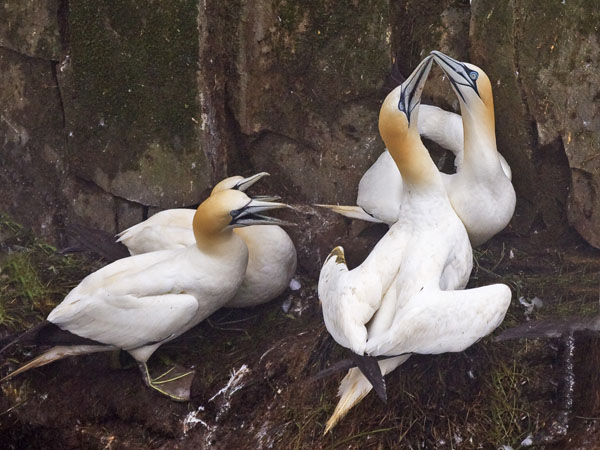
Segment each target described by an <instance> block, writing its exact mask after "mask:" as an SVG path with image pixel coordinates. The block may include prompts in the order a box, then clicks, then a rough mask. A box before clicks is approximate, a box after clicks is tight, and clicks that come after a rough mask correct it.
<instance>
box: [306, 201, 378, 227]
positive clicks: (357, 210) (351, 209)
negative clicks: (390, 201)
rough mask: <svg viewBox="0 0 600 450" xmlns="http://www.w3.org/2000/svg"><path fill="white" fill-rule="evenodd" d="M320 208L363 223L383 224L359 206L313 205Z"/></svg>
mask: <svg viewBox="0 0 600 450" xmlns="http://www.w3.org/2000/svg"><path fill="white" fill-rule="evenodd" d="M315 206H318V207H320V208H327V209H329V210H330V211H333V212H334V213H337V214H340V215H342V216H345V217H348V218H350V219H358V220H364V221H365V222H372V223H384V222H383V221H381V220H379V219H377V218H375V217H373V216H372V215H371V214H369V213H368V212H366V211H365V210H364V209H362V208H361V207H360V206H345V205H324V204H315Z"/></svg>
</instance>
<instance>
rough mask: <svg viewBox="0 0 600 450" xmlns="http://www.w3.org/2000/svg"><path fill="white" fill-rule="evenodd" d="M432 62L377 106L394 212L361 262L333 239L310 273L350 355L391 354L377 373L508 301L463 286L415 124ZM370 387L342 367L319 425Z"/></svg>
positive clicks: (464, 275)
mask: <svg viewBox="0 0 600 450" xmlns="http://www.w3.org/2000/svg"><path fill="white" fill-rule="evenodd" d="M431 63H432V57H431V56H429V57H427V58H425V59H424V60H423V61H422V62H421V63H420V65H419V66H418V67H417V68H416V69H415V71H414V72H413V73H412V74H411V75H410V76H409V77H408V79H407V80H406V81H405V82H404V83H402V84H401V85H400V86H398V87H397V88H396V89H394V90H393V91H392V92H391V93H390V94H389V95H388V96H387V97H386V99H385V100H384V102H383V105H382V107H381V110H380V115H379V130H380V134H381V137H382V138H383V140H384V142H385V144H386V146H387V148H388V149H389V151H390V154H391V156H392V157H393V158H394V161H395V163H396V165H397V167H398V169H399V170H400V172H401V173H402V179H403V182H404V189H403V190H402V196H401V201H400V214H399V216H398V220H397V221H396V222H395V223H394V224H393V225H392V226H391V227H390V229H389V231H388V232H387V233H386V235H385V236H384V237H383V238H382V239H381V240H380V241H379V242H378V243H377V245H376V246H375V247H374V249H373V251H372V252H371V253H370V254H369V256H368V257H367V258H366V259H365V261H364V262H363V263H362V264H361V265H360V266H358V267H356V268H355V269H353V270H351V271H348V268H347V266H346V264H345V260H344V251H343V249H342V248H341V247H336V248H335V249H334V250H333V251H332V252H331V254H330V255H329V257H328V258H327V260H326V261H325V264H324V265H323V268H322V270H321V274H320V277H319V286H318V291H319V298H320V300H321V302H322V305H323V316H324V319H325V324H326V327H327V330H328V331H329V332H330V334H331V335H332V336H333V338H334V339H335V340H336V341H337V342H338V343H339V344H340V345H342V346H344V347H347V348H349V349H350V350H352V351H353V352H355V353H357V354H359V355H369V356H375V357H376V356H391V357H390V358H389V359H384V360H382V361H380V362H379V366H380V369H381V372H382V373H383V374H386V373H389V372H390V371H392V370H394V369H395V368H396V367H398V366H399V365H400V364H402V363H403V362H404V361H405V360H406V359H408V357H409V356H410V354H411V353H425V354H429V353H442V352H455V351H461V350H464V349H465V348H467V347H468V346H470V345H471V344H473V343H474V342H476V341H477V340H478V339H480V338H481V337H483V336H485V335H487V334H488V333H490V332H491V331H492V330H494V329H495V328H496V327H497V326H498V325H499V324H500V322H501V321H502V319H503V317H504V314H505V312H506V309H507V308H508V305H509V304H510V297H511V293H510V289H509V288H508V287H507V286H505V285H500V284H497V285H492V286H486V287H481V288H476V289H469V290H462V289H463V288H464V287H465V286H466V284H467V282H468V279H469V274H470V273H471V269H472V266H473V262H472V250H471V245H470V243H469V238H468V235H467V232H466V230H465V227H464V225H463V223H462V222H461V220H460V219H459V218H458V216H457V215H456V213H455V211H454V210H453V208H452V206H451V204H450V201H449V199H448V194H447V192H446V189H445V187H444V183H443V180H442V175H441V174H440V172H439V171H438V169H437V167H436V166H435V164H434V163H433V161H432V160H431V157H430V156H429V152H428V151H427V149H426V148H425V147H424V145H423V143H422V142H421V138H420V137H419V133H418V129H417V123H418V115H419V101H420V96H421V92H422V89H423V86H424V84H425V79H426V77H427V74H428V72H429V69H430V67H431ZM371 388H372V386H371V384H370V383H369V381H368V380H367V379H366V378H365V376H364V375H363V374H362V373H361V372H360V371H359V370H358V369H357V368H353V369H350V371H349V372H348V374H347V375H346V377H345V378H344V379H343V380H342V382H341V384H340V388H339V395H340V397H341V398H340V400H339V402H338V405H337V406H336V409H335V411H334V413H333V415H332V416H331V418H330V419H329V421H328V422H327V426H326V430H325V432H327V431H329V430H330V429H331V428H332V427H333V426H334V425H335V424H336V423H337V422H338V421H339V420H340V419H341V418H342V417H343V416H344V415H345V414H346V413H347V412H348V410H349V409H350V408H352V406H354V405H355V404H356V403H358V402H359V401H360V400H361V399H362V398H363V397H364V396H365V395H366V394H368V392H369V391H370V390H371Z"/></svg>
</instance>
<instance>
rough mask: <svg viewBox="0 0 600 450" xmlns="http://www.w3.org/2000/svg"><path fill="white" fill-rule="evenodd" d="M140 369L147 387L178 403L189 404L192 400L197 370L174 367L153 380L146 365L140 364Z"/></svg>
mask: <svg viewBox="0 0 600 450" xmlns="http://www.w3.org/2000/svg"><path fill="white" fill-rule="evenodd" d="M139 367H140V370H141V371H142V377H143V378H144V382H145V383H146V386H148V387H150V388H152V389H155V390H157V391H158V392H160V393H161V394H163V395H166V396H167V397H169V398H170V399H171V400H175V401H177V402H187V401H189V400H190V390H191V387H192V381H193V380H194V375H195V374H196V371H195V370H189V369H185V368H183V367H180V366H173V367H171V368H170V369H169V370H167V371H166V372H165V373H163V374H162V375H159V376H158V377H156V378H152V377H150V372H149V371H148V366H147V365H146V363H139Z"/></svg>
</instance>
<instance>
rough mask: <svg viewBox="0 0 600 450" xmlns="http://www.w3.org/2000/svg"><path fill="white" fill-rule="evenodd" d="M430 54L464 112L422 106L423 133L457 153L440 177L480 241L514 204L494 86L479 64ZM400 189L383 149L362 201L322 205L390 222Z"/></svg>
mask: <svg viewBox="0 0 600 450" xmlns="http://www.w3.org/2000/svg"><path fill="white" fill-rule="evenodd" d="M432 54H433V55H434V59H435V61H436V62H437V63H438V65H439V66H440V67H441V68H442V70H443V71H444V72H445V73H446V75H447V76H448V78H449V80H450V82H451V84H452V88H453V90H454V92H455V93H456V95H457V97H458V99H459V103H460V109H461V115H460V116H459V115H458V114H454V113H449V112H446V111H444V110H442V109H440V108H437V107H435V106H428V105H422V106H421V107H420V112H419V116H420V122H422V123H423V125H421V124H420V125H419V132H420V134H422V135H423V136H425V137H427V138H430V139H431V140H433V141H434V142H436V143H438V144H440V145H441V146H442V147H445V148H447V149H449V150H451V151H452V152H453V153H454V154H455V156H456V159H455V165H456V173H455V174H451V175H448V174H442V178H443V181H444V185H445V188H446V191H447V192H448V196H449V198H450V203H451V204H452V207H453V208H454V210H455V211H456V214H458V216H459V217H460V219H461V220H462V222H463V223H464V225H465V227H466V229H467V232H468V233H469V238H470V240H471V244H472V245H474V246H477V245H480V244H482V243H484V242H485V241H487V240H489V239H490V238H491V237H492V236H494V235H495V234H497V233H498V232H500V231H501V230H502V229H504V228H505V227H506V225H508V222H509V221H510V219H511V217H512V215H513V212H514V209H515V203H516V196H515V191H514V188H513V186H512V183H511V171H510V167H509V165H508V163H507V162H506V160H505V159H504V158H503V157H502V155H500V154H499V153H498V151H497V148H496V134H495V129H494V123H495V122H494V100H493V97H492V87H491V83H490V81H489V78H488V77H487V75H486V74H485V72H484V71H483V70H481V69H480V68H479V67H476V66H474V65H472V64H469V63H462V62H459V61H456V60H454V59H452V58H450V57H449V56H446V55H444V54H443V53H441V52H437V51H434V52H432ZM423 119H424V120H423ZM402 190H403V183H402V176H401V174H400V173H399V172H398V171H397V170H396V167H395V164H394V161H393V159H392V157H391V155H390V154H389V152H388V151H385V152H383V153H382V154H381V155H380V157H379V158H378V159H377V161H376V162H375V163H374V164H373V165H372V166H371V167H370V168H369V170H367V172H366V173H365V174H364V176H363V177H362V179H361V180H360V183H359V187H358V196H357V205H358V206H337V205H321V206H325V207H328V208H329V209H332V210H333V211H335V212H337V213H339V214H342V215H345V216H347V217H351V218H359V219H363V220H368V221H371V222H383V223H386V224H388V225H391V224H392V223H394V222H395V221H396V220H397V219H398V217H399V214H400V204H399V201H400V200H399V199H400V197H401V194H402Z"/></svg>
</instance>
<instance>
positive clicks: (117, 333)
mask: <svg viewBox="0 0 600 450" xmlns="http://www.w3.org/2000/svg"><path fill="white" fill-rule="evenodd" d="M286 206H287V205H285V204H283V203H274V202H266V201H259V200H252V199H250V198H249V197H248V196H246V194H244V193H243V192H240V191H236V190H225V191H221V192H218V193H215V194H214V195H211V196H210V197H209V198H208V199H206V200H205V201H204V202H202V204H201V205H200V206H199V207H198V209H197V210H196V212H195V214H194V218H193V234H194V236H195V242H194V244H192V245H190V246H189V247H184V248H177V249H174V250H163V251H157V252H151V253H144V254H142V255H136V256H131V257H128V258H123V259H120V260H118V261H115V262H113V263H112V264H109V265H107V266H105V267H103V268H101V269H100V270H98V271H96V272H94V273H92V274H90V275H88V276H87V277H86V278H84V279H83V281H82V282H81V283H79V285H78V286H77V287H75V288H74V289H73V290H72V291H71V292H70V293H69V294H68V295H67V296H66V297H65V299H64V300H63V301H62V303H60V304H59V305H58V306H57V307H56V308H54V309H53V310H52V311H51V312H50V314H49V315H48V318H47V321H46V322H45V323H44V324H42V325H40V326H38V327H35V328H36V329H35V334H36V335H37V338H40V339H43V336H50V337H54V338H56V339H53V340H52V341H51V343H52V344H56V343H58V344H59V345H58V346H56V347H53V348H51V349H50V350H48V351H47V352H45V353H43V354H42V355H41V356H38V357H37V358H35V359H34V360H32V361H31V362H29V363H27V364H25V365H24V366H22V367H21V368H19V369H17V370H16V371H14V372H12V373H11V374H10V375H8V376H7V377H5V378H4V379H3V380H0V381H4V380H7V379H9V378H12V377H13V376H15V375H18V374H20V373H22V372H25V371H26V370H29V369H31V368H34V367H39V366H43V365H45V364H48V363H51V362H53V361H56V360H58V359H61V358H64V357H66V356H71V355H80V354H85V353H92V352H100V351H106V350H112V349H122V350H125V351H127V352H129V353H130V354H131V356H133V358H134V359H135V360H136V361H138V363H139V366H140V369H141V370H142V375H143V377H144V381H145V382H146V384H147V385H148V386H150V387H152V388H154V389H156V390H158V391H159V392H161V393H163V394H166V395H168V396H170V397H171V398H173V399H175V400H187V399H189V387H190V386H191V378H192V377H190V376H188V377H186V376H185V375H191V374H192V373H193V372H188V374H185V375H182V376H180V377H174V378H173V379H172V380H169V379H166V378H165V376H164V374H163V376H161V377H158V378H157V379H154V380H153V379H151V377H150V375H149V373H148V368H147V366H146V361H148V359H149V358H150V356H151V355H152V354H153V353H154V351H155V350H156V349H157V348H158V347H160V346H161V345H162V344H164V343H165V342H168V341H170V340H172V339H174V338H176V337H177V336H179V335H181V334H183V333H184V332H186V331H187V330H189V329H190V328H192V327H194V326H195V325H197V324H198V323H200V322H201V321H202V320H204V319H205V318H206V317H208V316H209V315H210V314H212V313H213V312H214V311H216V310H217V309H219V308H221V307H222V306H223V305H225V304H226V303H227V302H228V301H229V300H230V299H231V298H232V297H233V295H234V294H235V293H236V292H237V290H238V288H239V286H240V284H241V283H242V280H243V279H244V274H245V273H246V266H247V263H248V250H247V248H246V245H245V244H244V241H243V240H242V239H241V238H240V237H239V236H238V235H237V234H235V233H234V232H233V229H234V228H235V227H242V226H247V225H253V224H273V223H280V222H281V221H279V220H277V219H274V218H270V217H265V216H261V215H258V214H256V213H259V212H261V211H265V210H270V209H274V208H282V207H286ZM44 330H46V331H44ZM55 334H58V336H52V335H55ZM31 335H32V333H28V332H26V333H24V335H23V336H22V337H23V340H24V338H27V337H31ZM57 339H58V340H57ZM15 342H17V341H15ZM65 342H68V343H69V344H68V345H60V344H62V343H65ZM39 343H40V344H44V342H39ZM5 348H6V347H5ZM2 350H4V349H2ZM182 378H187V380H186V385H185V386H184V387H181V386H177V384H179V383H177V381H179V382H181V380H182ZM169 381H172V383H170V382H169Z"/></svg>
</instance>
